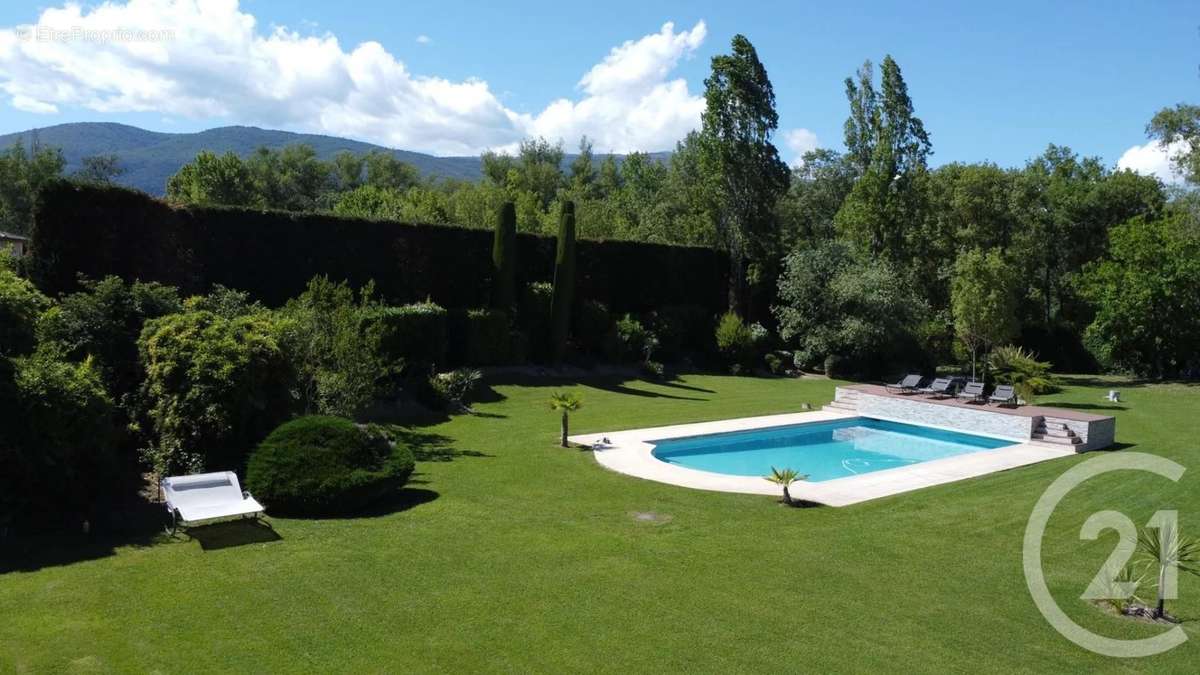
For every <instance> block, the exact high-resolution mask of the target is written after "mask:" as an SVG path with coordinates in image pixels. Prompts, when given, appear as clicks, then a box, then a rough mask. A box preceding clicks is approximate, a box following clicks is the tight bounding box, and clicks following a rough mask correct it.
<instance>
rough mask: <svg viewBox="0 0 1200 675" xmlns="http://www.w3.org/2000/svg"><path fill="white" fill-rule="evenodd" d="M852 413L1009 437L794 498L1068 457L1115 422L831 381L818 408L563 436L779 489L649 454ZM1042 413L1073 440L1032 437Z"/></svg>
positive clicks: (722, 483) (696, 477)
mask: <svg viewBox="0 0 1200 675" xmlns="http://www.w3.org/2000/svg"><path fill="white" fill-rule="evenodd" d="M860 416H861V417H875V418H877V419H886V420H890V421H894V422H903V423H908V424H920V425H923V426H928V427H934V428H939V429H949V430H952V431H961V432H966V433H971V434H976V435H980V436H991V437H995V438H1001V439H1004V440H1010V441H1012V442H1013V444H1012V445H1009V446H1005V447H1003V448H998V449H995V450H989V451H985V452H974V453H967V454H964V455H956V456H953V457H945V458H942V459H935V460H931V461H927V462H920V463H917V464H910V465H907V466H901V467H897V468H894V469H885V470H882V471H873V472H871V473H865V474H861V475H855V476H847V477H845V478H836V479H833V480H827V481H822V482H819V483H808V482H803V481H802V482H799V483H796V484H794V485H793V486H792V488H791V493H792V496H793V497H794V498H796V499H802V500H806V501H811V502H816V503H818V504H825V505H827V506H848V505H851V504H857V503H859V502H864V501H868V500H871V499H878V498H880V497H886V496H890V495H895V494H900V493H903V492H908V491H911V490H919V489H921V488H925V487H930V486H933V485H940V484H943V483H951V482H955V481H960V480H965V479H967V478H974V477H977V476H984V475H987V474H990V473H995V472H997V471H1004V470H1008V469H1014V468H1017V467H1021V466H1026V465H1029V464H1036V463H1038V462H1044V461H1046V460H1050V459H1057V458H1060V457H1068V456H1071V455H1074V454H1075V453H1076V452H1077V451H1082V450H1089V449H1099V448H1104V447H1108V446H1109V445H1112V442H1113V434H1114V432H1115V430H1116V423H1115V420H1113V418H1111V417H1104V416H1101V415H1092V414H1090V413H1081V412H1077V411H1074V410H1064V409H1058V408H1042V407H1038V406H1021V407H1018V408H1000V407H998V406H994V405H993V406H980V405H978V404H967V403H963V402H959V401H952V400H942V401H937V400H932V399H928V398H926V397H924V396H919V395H913V396H902V395H899V394H892V393H890V392H887V391H886V390H885V389H884V388H883V387H877V386H875V385H851V386H847V387H838V388H837V397H836V398H835V401H834V402H833V403H832V404H831V406H830V407H826V408H825V409H824V410H815V411H811V412H802V413H790V414H784V415H767V416H763V417H746V418H740V419H731V420H718V421H715V422H701V423H697V424H680V425H675V426H667V427H653V428H647V429H629V430H624V431H610V432H601V433H592V434H578V435H575V436H571V437H570V440H571V442H573V443H577V444H581V445H587V446H593V447H594V448H595V450H594V452H593V454H594V456H595V458H596V461H597V462H599V463H600V464H601V465H602V466H604V467H606V468H608V469H611V470H613V471H617V472H620V473H624V474H627V475H630V476H636V477H638V478H644V479H647V480H653V481H657V482H660V483H668V484H671V485H678V486H682V487H689V488H694V489H700V490H713V491H717V492H739V493H747V494H761V495H779V494H780V488H779V486H777V485H775V484H773V483H770V482H768V481H766V480H764V479H763V478H759V477H756V476H735V475H729V474H720V473H712V472H708V471H699V470H696V469H690V468H687V467H683V466H679V465H676V464H669V463H667V462H664V461H661V460H659V459H658V458H656V457H654V455H653V451H654V447H655V444H656V443H658V442H660V441H663V440H666V439H670V438H686V437H689V436H702V435H707V434H718V433H726V432H731V431H745V430H748V429H763V428H770V427H776V426H789V425H794V424H804V423H806V422H824V421H829V420H838V419H845V418H848V417H860ZM1046 420H1050V422H1051V424H1052V425H1058V424H1059V423H1060V422H1061V424H1062V425H1064V426H1065V427H1067V428H1069V429H1070V430H1071V431H1072V432H1073V433H1074V434H1076V435H1078V436H1079V438H1080V439H1081V442H1080V443H1075V444H1071V443H1062V442H1045V441H1041V440H1036V439H1035V438H1034V434H1035V431H1036V430H1038V428H1039V427H1040V426H1041V425H1042V424H1043V422H1045V421H1046ZM1062 433H1065V431H1063V432H1062ZM605 438H607V439H608V443H607V444H601V445H597V444H600V443H601V440H602V439H605Z"/></svg>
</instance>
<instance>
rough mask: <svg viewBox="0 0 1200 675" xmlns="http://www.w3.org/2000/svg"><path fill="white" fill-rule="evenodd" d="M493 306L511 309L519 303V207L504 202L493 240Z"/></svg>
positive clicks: (498, 216) (497, 218)
mask: <svg viewBox="0 0 1200 675" xmlns="http://www.w3.org/2000/svg"><path fill="white" fill-rule="evenodd" d="M492 268H493V274H494V275H495V277H494V278H493V279H492V307H495V308H496V309H500V310H504V311H511V310H512V308H513V307H514V306H516V304H517V277H516V275H517V208H516V207H515V206H513V203H512V202H504V204H502V205H501V206H500V213H499V214H498V215H497V217H496V233H495V235H494V238H493V240H492Z"/></svg>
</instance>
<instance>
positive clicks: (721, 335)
mask: <svg viewBox="0 0 1200 675" xmlns="http://www.w3.org/2000/svg"><path fill="white" fill-rule="evenodd" d="M716 340H717V351H719V352H720V353H721V356H722V357H724V359H725V361H726V362H727V363H728V364H729V365H730V366H735V365H736V366H740V367H739V369H738V371H739V372H741V371H742V370H744V369H745V368H746V367H748V366H752V364H750V363H749V362H750V361H752V359H751V358H750V357H751V356H753V351H754V334H753V333H752V332H751V330H750V327H749V326H747V325H746V324H745V323H744V322H743V321H742V317H740V316H738V315H737V314H735V313H734V312H726V313H725V314H723V315H721V320H720V321H719V322H718V323H717V331H716Z"/></svg>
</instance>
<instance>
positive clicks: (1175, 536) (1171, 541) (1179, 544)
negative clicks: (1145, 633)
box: [1138, 520, 1200, 619]
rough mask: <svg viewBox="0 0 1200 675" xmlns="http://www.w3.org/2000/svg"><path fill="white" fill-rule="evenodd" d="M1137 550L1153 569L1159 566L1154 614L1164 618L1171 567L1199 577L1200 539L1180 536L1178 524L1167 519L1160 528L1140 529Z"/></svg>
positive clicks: (1142, 559)
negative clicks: (1168, 576) (1156, 601)
mask: <svg viewBox="0 0 1200 675" xmlns="http://www.w3.org/2000/svg"><path fill="white" fill-rule="evenodd" d="M1151 530H1154V532H1153V533H1152V532H1151ZM1138 552H1139V554H1140V558H1141V561H1142V563H1143V564H1145V565H1146V566H1147V567H1148V568H1150V569H1154V568H1155V567H1157V568H1158V605H1157V606H1156V607H1155V608H1154V616H1155V618H1159V619H1161V618H1162V616H1163V612H1164V609H1165V607H1164V606H1165V604H1166V592H1167V575H1168V574H1169V573H1170V571H1171V568H1172V567H1174V568H1175V569H1178V570H1182V571H1184V572H1187V573H1189V574H1195V575H1197V576H1200V541H1197V540H1196V539H1191V538H1188V537H1183V536H1180V534H1179V530H1178V529H1177V528H1176V525H1175V523H1173V522H1171V521H1169V520H1167V521H1163V522H1162V523H1161V524H1160V525H1159V526H1158V527H1154V528H1149V527H1147V528H1143V529H1142V530H1141V532H1138Z"/></svg>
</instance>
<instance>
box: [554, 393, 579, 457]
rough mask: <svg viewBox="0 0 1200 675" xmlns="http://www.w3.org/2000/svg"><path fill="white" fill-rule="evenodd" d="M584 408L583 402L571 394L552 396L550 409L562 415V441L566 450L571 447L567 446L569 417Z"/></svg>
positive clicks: (555, 394)
mask: <svg viewBox="0 0 1200 675" xmlns="http://www.w3.org/2000/svg"><path fill="white" fill-rule="evenodd" d="M582 407H583V401H582V400H581V399H580V398H579V397H578V396H576V395H575V394H572V393H570V392H563V391H560V392H555V393H554V394H552V395H551V396H550V409H551V410H555V411H558V412H561V413H562V441H561V444H562V446H563V447H564V448H566V447H570V446H568V445H567V417H568V416H569V415H570V414H571V413H573V412H575V411H576V410H579V409H580V408H582Z"/></svg>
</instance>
